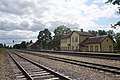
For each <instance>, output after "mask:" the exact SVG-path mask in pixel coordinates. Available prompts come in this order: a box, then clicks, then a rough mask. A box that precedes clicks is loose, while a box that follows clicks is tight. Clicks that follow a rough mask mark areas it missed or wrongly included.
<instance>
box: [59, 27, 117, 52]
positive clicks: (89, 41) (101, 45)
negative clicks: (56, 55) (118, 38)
mask: <svg viewBox="0 0 120 80" xmlns="http://www.w3.org/2000/svg"><path fill="white" fill-rule="evenodd" d="M114 42H115V41H114V40H113V39H112V37H111V36H109V35H101V36H93V35H92V34H91V33H89V32H84V31H83V29H81V31H72V32H71V33H69V34H66V35H63V36H62V37H61V41H60V43H61V44H60V47H61V50H62V51H81V52H113V45H114Z"/></svg>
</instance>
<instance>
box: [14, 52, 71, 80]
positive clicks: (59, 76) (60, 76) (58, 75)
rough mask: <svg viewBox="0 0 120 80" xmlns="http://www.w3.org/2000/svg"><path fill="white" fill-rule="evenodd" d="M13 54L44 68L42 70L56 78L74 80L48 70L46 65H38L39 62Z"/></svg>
mask: <svg viewBox="0 0 120 80" xmlns="http://www.w3.org/2000/svg"><path fill="white" fill-rule="evenodd" d="M12 53H14V54H15V55H17V56H19V57H20V58H23V59H24V60H27V61H29V62H30V63H32V64H34V65H36V66H37V67H40V68H42V69H44V70H46V71H48V72H50V73H51V74H53V75H55V76H56V77H58V78H59V79H61V80H72V79H70V78H68V77H67V76H64V75H62V74H60V73H58V72H55V71H54V70H51V69H49V68H47V67H46V66H44V65H41V64H39V63H37V62H34V61H32V60H30V59H28V58H25V57H23V56H21V55H18V54H16V53H15V52H12Z"/></svg>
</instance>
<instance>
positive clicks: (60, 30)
mask: <svg viewBox="0 0 120 80" xmlns="http://www.w3.org/2000/svg"><path fill="white" fill-rule="evenodd" d="M70 32H71V30H70V28H67V26H64V25H61V26H58V27H57V28H56V29H55V30H54V34H55V35H54V36H53V41H52V44H53V47H54V49H55V50H59V49H60V38H61V36H62V35H64V34H69V33H70Z"/></svg>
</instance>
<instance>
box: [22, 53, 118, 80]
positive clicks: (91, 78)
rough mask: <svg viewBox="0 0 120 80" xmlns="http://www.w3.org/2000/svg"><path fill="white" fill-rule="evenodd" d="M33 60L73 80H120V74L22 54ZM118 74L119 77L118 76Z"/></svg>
mask: <svg viewBox="0 0 120 80" xmlns="http://www.w3.org/2000/svg"><path fill="white" fill-rule="evenodd" d="M22 55H24V56H25V57H28V58H30V59H31V60H34V61H37V62H39V63H40V64H43V65H45V66H47V67H49V68H51V69H53V70H55V71H57V72H60V73H62V74H64V75H66V76H70V78H72V79H73V80H119V79H120V77H119V76H120V75H115V74H112V73H108V72H103V71H99V70H96V69H91V68H86V67H82V66H77V65H72V64H68V63H64V62H60V61H55V60H50V59H46V58H42V57H38V56H34V55H29V54H22ZM116 76H117V77H116Z"/></svg>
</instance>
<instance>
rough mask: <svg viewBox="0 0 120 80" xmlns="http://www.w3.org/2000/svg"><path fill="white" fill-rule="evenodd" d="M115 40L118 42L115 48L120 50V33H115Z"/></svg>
mask: <svg viewBox="0 0 120 80" xmlns="http://www.w3.org/2000/svg"><path fill="white" fill-rule="evenodd" d="M115 40H116V43H117V45H116V46H115V48H116V50H119V52H120V33H117V34H116V35H115Z"/></svg>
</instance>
